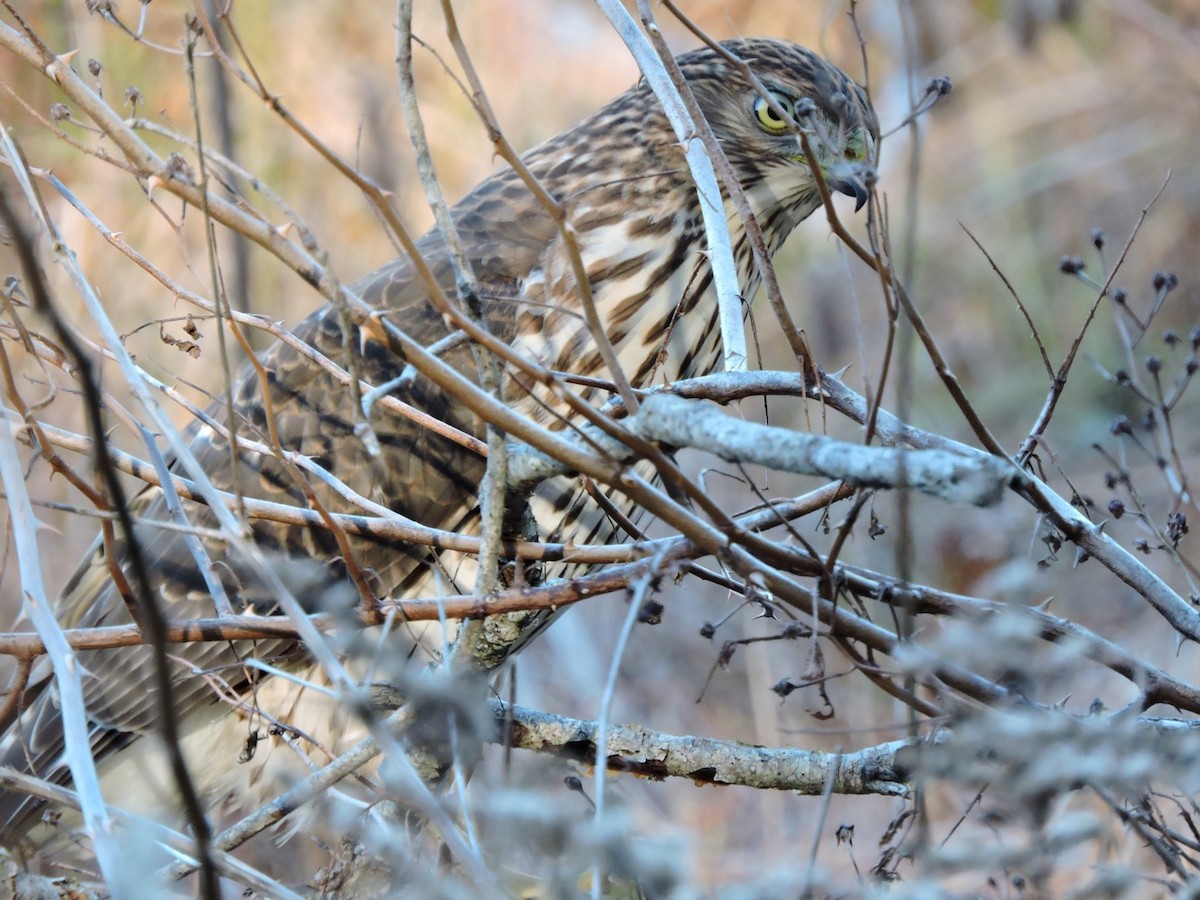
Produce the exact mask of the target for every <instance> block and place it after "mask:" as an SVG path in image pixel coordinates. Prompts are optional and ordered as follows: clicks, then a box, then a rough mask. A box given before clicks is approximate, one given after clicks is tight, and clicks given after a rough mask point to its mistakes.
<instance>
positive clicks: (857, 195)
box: [829, 175, 871, 212]
mask: <svg viewBox="0 0 1200 900" xmlns="http://www.w3.org/2000/svg"><path fill="white" fill-rule="evenodd" d="M829 186H830V187H831V188H833V189H834V190H835V191H837V192H838V193H839V194H845V195H846V196H847V197H853V198H854V211H855V212H858V211H859V210H860V209H862V208H863V206H864V205H866V202H867V200H868V198H869V197H870V196H871V192H870V191H868V190H867V186H866V185H865V184H863V181H862V179H861V178H859V177H857V176H854V175H850V176H847V177H845V178H834V179H832V180H830V182H829Z"/></svg>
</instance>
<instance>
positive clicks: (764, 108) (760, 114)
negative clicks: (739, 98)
mask: <svg viewBox="0 0 1200 900" xmlns="http://www.w3.org/2000/svg"><path fill="white" fill-rule="evenodd" d="M771 99H772V100H774V101H775V102H776V103H778V104H779V106H780V108H782V109H783V111H784V112H785V113H787V114H788V115H789V116H791V117H792V118H793V119H794V118H795V117H796V115H795V107H794V106H793V105H792V101H791V99H790V98H788V97H785V96H784V95H783V94H780V93H779V92H778V91H771ZM754 115H755V116H756V117H757V118H758V124H759V127H760V128H762V130H763V131H765V132H767V133H768V134H783V133H784V132H785V131H787V130H788V124H787V122H785V121H784V120H783V119H781V118H779V116H777V115H775V110H773V109H771V106H770V104H768V103H767V98H766V97H759V98H757V99H756V100H755V101H754Z"/></svg>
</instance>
